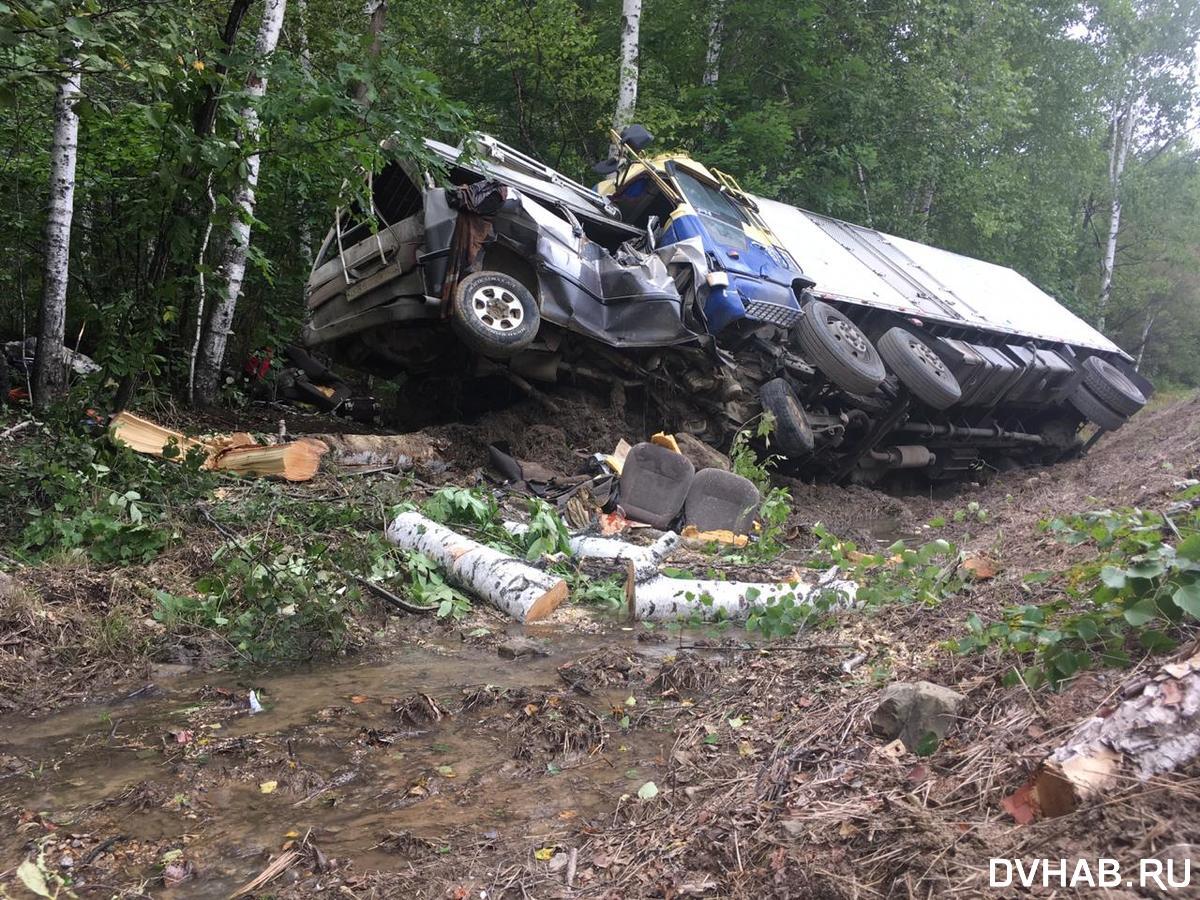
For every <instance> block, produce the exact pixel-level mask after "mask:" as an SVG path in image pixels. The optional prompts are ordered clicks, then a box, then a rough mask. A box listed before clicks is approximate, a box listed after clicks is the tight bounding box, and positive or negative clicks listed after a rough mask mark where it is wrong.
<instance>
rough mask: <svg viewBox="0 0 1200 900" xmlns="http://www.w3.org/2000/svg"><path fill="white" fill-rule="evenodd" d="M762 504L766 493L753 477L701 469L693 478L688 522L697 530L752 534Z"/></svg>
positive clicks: (686, 513)
mask: <svg viewBox="0 0 1200 900" xmlns="http://www.w3.org/2000/svg"><path fill="white" fill-rule="evenodd" d="M761 506H762V494H761V493H759V490H758V488H757V487H755V486H754V482H752V481H751V480H750V479H749V478H743V477H742V476H741V475H735V474H733V473H732V472H723V471H721V470H720V469H701V470H700V471H699V472H697V473H696V475H695V477H694V478H693V479H692V484H691V487H689V488H688V492H687V500H686V501H685V502H684V507H683V518H684V521H685V522H686V523H687V524H688V525H691V526H694V527H695V528H696V530H698V531H701V532H704V531H729V532H733V533H734V534H749V533H750V531H751V530H752V529H753V528H754V519H755V516H757V515H758V511H759V508H760V507H761Z"/></svg>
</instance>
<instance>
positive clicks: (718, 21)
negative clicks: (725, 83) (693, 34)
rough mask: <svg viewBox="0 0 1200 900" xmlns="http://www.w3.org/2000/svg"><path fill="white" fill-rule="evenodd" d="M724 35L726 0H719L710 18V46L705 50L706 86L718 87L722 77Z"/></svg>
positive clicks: (714, 5)
mask: <svg viewBox="0 0 1200 900" xmlns="http://www.w3.org/2000/svg"><path fill="white" fill-rule="evenodd" d="M724 36H725V0H717V2H716V3H714V4H713V8H712V13H711V18H709V20H708V46H707V48H706V49H705V51H704V86H705V87H716V86H717V82H718V81H719V80H720V78H721V43H722V40H723V38H724Z"/></svg>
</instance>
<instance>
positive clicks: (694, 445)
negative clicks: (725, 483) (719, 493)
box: [675, 432, 733, 472]
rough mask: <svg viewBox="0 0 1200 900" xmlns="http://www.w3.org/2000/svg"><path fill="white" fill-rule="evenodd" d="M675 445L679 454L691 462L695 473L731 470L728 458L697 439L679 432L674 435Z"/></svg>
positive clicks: (731, 466) (731, 465)
mask: <svg viewBox="0 0 1200 900" xmlns="http://www.w3.org/2000/svg"><path fill="white" fill-rule="evenodd" d="M675 443H676V444H678V445H679V452H680V453H682V454H683V455H684V456H686V457H687V458H688V459H690V460H691V461H692V465H693V466H695V467H696V471H697V472H698V471H700V470H701V469H722V470H724V471H726V472H729V471H731V470H732V469H733V464H732V463H731V462H730V461H729V457H728V456H726V455H725V454H724V453H722V452H721V451H720V450H714V449H713V448H712V447H710V446H708V444H706V443H704V441H702V440H700V439H699V438H698V437H695V436H693V435H690V434H687V433H686V432H680V433H678V434H676V435H675Z"/></svg>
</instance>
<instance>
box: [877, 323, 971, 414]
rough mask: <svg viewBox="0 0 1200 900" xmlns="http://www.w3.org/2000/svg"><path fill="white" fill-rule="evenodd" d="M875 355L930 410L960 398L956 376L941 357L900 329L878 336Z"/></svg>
mask: <svg viewBox="0 0 1200 900" xmlns="http://www.w3.org/2000/svg"><path fill="white" fill-rule="evenodd" d="M879 355H880V356H882V357H883V359H884V361H885V362H886V363H887V364H888V365H889V366H891V367H892V371H893V372H895V373H896V377H897V378H899V379H900V383H901V384H903V385H904V386H905V387H906V388H908V389H909V390H910V391H912V392H913V395H914V396H916V398H917V399H918V400H920V401H921V402H923V403H927V404H929V405H930V406H932V407H933V408H934V409H947V408H948V407H951V406H953V405H954V404H955V403H957V402H958V401H959V398H960V397H962V388H960V387H959V386H958V379H957V378H955V377H954V373H953V372H951V371H950V370H949V369H948V368H946V364H945V363H944V362H942V358H941V357H940V356H938V355H937V354H936V353H934V352H933V350H932V349H931V348H930V346H929V345H928V344H926V343H925V342H924V341H922V340H921V339H920V338H918V337H917V336H916V335H914V334H912V333H910V332H908V331H905V330H904V329H903V328H893V329H891V330H890V331H888V332H887V334H885V335H884V336H883V337H881V338H880V339H879Z"/></svg>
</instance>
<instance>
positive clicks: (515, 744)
mask: <svg viewBox="0 0 1200 900" xmlns="http://www.w3.org/2000/svg"><path fill="white" fill-rule="evenodd" d="M596 639H597V638H596V636H582V635H578V634H574V633H572V632H570V631H558V632H557V633H555V632H554V631H553V630H550V631H548V630H547V629H545V628H543V629H542V632H541V640H542V641H543V643H545V644H547V645H548V646H550V647H551V648H552V649H553V654H552V655H551V656H548V657H541V658H533V659H528V660H520V661H511V660H504V659H502V658H500V657H499V656H498V655H497V654H496V653H495V651H494V650H492V649H490V648H479V647H475V646H471V645H465V644H461V643H460V644H445V643H430V642H425V643H423V645H421V646H416V645H412V646H407V647H403V648H398V649H397V650H396V651H395V653H394V654H393V655H392V656H391V657H390V658H389V659H388V660H387V661H386V662H385V663H382V664H375V665H361V664H360V665H356V664H345V665H339V666H323V667H313V668H309V669H301V670H295V671H290V672H281V673H278V672H277V673H264V674H261V675H252V674H251V673H243V674H241V675H240V676H232V675H231V676H226V677H217V678H213V677H204V676H198V675H191V676H185V677H177V678H174V679H168V680H165V681H160V682H159V683H158V684H157V685H156V687H155V689H154V690H153V691H146V692H142V693H139V695H138V696H137V697H135V698H133V699H130V700H128V701H127V702H123V703H117V704H111V705H107V706H103V707H96V706H85V707H75V708H72V709H70V710H67V711H65V712H61V713H58V714H55V715H52V716H50V717H48V718H46V719H43V720H41V721H38V722H30V721H23V720H16V719H10V720H9V721H8V722H6V723H3V724H0V819H2V820H3V821H5V822H8V823H12V825H13V826H14V827H12V828H8V829H5V831H4V833H3V835H0V873H3V872H5V871H6V870H7V872H9V873H11V868H9V867H10V866H12V865H14V864H15V862H16V861H18V860H20V859H21V858H22V857H23V856H25V855H26V854H27V853H28V852H29V851H30V850H31V849H32V848H41V849H42V851H43V852H44V853H45V859H46V863H45V865H46V867H47V868H48V869H49V870H51V871H54V872H57V873H60V874H61V875H62V876H63V877H64V878H69V879H70V880H71V889H72V890H74V891H75V892H76V893H77V894H79V895H80V896H110V895H111V892H113V891H114V890H117V889H118V888H121V889H131V888H132V886H134V885H145V886H146V887H145V890H146V891H148V892H151V893H152V894H153V896H156V897H225V896H228V895H229V894H230V893H231V892H232V891H233V890H235V889H236V888H237V887H238V886H239V885H242V884H244V883H246V882H248V881H250V879H252V878H253V877H254V876H255V875H257V874H258V873H259V872H260V871H261V870H262V869H263V868H264V867H265V866H266V865H267V863H268V861H269V859H270V858H271V856H272V855H273V854H276V853H278V852H279V851H280V849H281V848H283V849H287V848H290V847H293V846H301V845H302V846H304V847H305V848H309V847H312V848H319V851H320V854H321V856H322V857H323V860H324V861H323V866H324V867H325V868H326V870H327V871H329V872H336V871H339V870H341V869H342V868H344V867H345V866H346V865H347V864H348V863H349V862H350V861H353V866H354V869H355V870H356V871H371V870H378V871H381V872H393V871H401V870H403V869H404V868H405V867H407V866H409V864H410V863H411V862H412V861H413V860H414V859H430V858H432V859H435V860H436V859H437V858H438V857H439V856H440V855H446V854H451V853H453V854H456V855H457V854H462V853H464V852H465V851H466V849H469V848H474V847H476V846H480V847H488V846H496V845H498V844H502V843H514V842H526V841H530V840H532V841H534V842H538V841H541V842H542V843H548V844H550V845H552V846H553V845H554V844H555V842H556V841H557V840H558V839H559V838H560V837H561V836H562V834H563V833H564V832H565V830H566V829H567V828H568V826H571V827H574V826H575V825H577V824H578V822H582V821H590V820H594V819H595V818H596V817H598V816H600V815H602V813H603V812H604V811H606V810H608V809H610V808H611V807H612V806H613V804H614V803H616V802H617V801H618V799H619V798H620V797H622V795H630V796H632V795H636V793H637V791H638V790H639V788H641V787H642V785H644V784H645V783H646V782H647V781H652V780H654V779H655V778H660V777H661V772H662V767H663V763H664V759H665V755H666V754H667V753H668V752H669V749H670V744H671V742H672V740H673V738H672V737H671V735H670V733H669V732H665V731H659V730H657V729H654V728H645V727H642V728H634V727H631V725H630V722H629V719H628V716H629V714H631V713H633V714H636V713H637V712H639V710H638V707H637V704H638V702H639V700H638V698H639V697H641V698H642V702H643V703H646V702H647V700H646V697H647V695H646V686H647V684H648V682H649V681H651V680H652V679H653V678H655V677H657V676H658V674H659V672H660V670H661V669H662V668H663V667H664V665H666V666H670V667H672V668H675V667H677V664H678V660H677V657H676V653H675V651H673V650H672V647H671V645H670V644H663V645H656V644H653V643H651V644H644V643H639V642H637V641H636V639H635V637H634V636H633V634H632V632H621V631H619V630H618V631H615V632H610V633H607V634H604V635H602V636H601V638H600V639H601V640H603V641H604V642H605V645H606V648H607V649H606V651H605V654H606V655H605V659H606V661H607V663H605V664H602V663H599V662H597V663H596V664H595V665H588V664H587V663H586V662H585V663H583V664H580V663H575V664H574V667H573V668H572V669H571V673H570V674H569V675H560V673H559V666H561V665H563V664H564V663H565V662H567V660H569V659H571V658H572V654H577V653H579V651H581V650H583V649H584V648H590V647H593V646H594V645H595V642H596ZM614 661H615V664H616V665H617V666H618V667H623V669H624V671H625V673H627V674H628V673H630V672H632V675H631V677H629V678H628V679H625V678H617V679H610V678H608V677H605V676H604V675H599V676H597V674H596V673H597V672H600V671H601V670H606V665H607V667H608V668H611V667H612V665H613V664H614ZM622 661H623V662H622ZM574 678H586V679H588V680H589V683H590V684H589V687H588V688H587V689H586V691H585V690H580V689H574V690H573V689H572V687H571V686H570V685H572V683H573V679H574ZM251 689H253V690H255V692H256V696H257V697H258V698H259V699H260V700H261V703H262V705H263V707H264V711H263V712H261V713H259V714H257V715H253V714H251V712H250V707H249V704H248V702H247V698H248V694H249V691H250V690H251ZM676 694H677V695H679V694H678V692H676ZM412 697H421V698H423V700H422V705H423V706H424V707H425V709H426V711H428V709H429V708H430V707H432V708H433V709H436V710H438V712H437V713H435V714H424V715H412V714H411V707H412V704H411V703H409V702H408V701H409V699H410V698H412ZM659 702H661V701H655V703H659ZM622 722H624V725H623V724H622ZM97 851H98V852H97ZM298 874H299V872H294V873H292V874H291V875H290V876H288V875H287V874H285V876H283V877H282V879H281V881H280V885H282V886H286V885H287V884H288V883H290V882H291V880H293V879H295V878H296V877H298ZM0 877H2V876H0ZM2 883H3V881H2V880H0V884H2Z"/></svg>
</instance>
